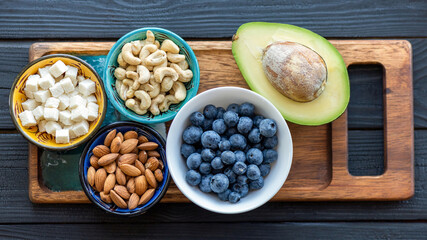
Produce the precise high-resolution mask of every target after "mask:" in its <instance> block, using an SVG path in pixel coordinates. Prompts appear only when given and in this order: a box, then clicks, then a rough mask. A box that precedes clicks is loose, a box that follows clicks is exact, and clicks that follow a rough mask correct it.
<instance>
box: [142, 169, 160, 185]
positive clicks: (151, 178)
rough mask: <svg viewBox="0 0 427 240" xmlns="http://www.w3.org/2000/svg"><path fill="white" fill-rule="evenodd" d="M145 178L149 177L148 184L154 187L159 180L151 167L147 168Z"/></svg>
mask: <svg viewBox="0 0 427 240" xmlns="http://www.w3.org/2000/svg"><path fill="white" fill-rule="evenodd" d="M145 178H146V179H147V182H148V184H150V186H152V187H153V188H156V187H157V181H156V178H155V177H154V174H153V172H152V171H151V170H150V169H145Z"/></svg>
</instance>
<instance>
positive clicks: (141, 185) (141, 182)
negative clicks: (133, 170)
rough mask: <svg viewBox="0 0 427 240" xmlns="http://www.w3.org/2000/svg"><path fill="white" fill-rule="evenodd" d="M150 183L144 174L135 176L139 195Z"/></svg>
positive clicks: (136, 189)
mask: <svg viewBox="0 0 427 240" xmlns="http://www.w3.org/2000/svg"><path fill="white" fill-rule="evenodd" d="M147 187H148V183H147V180H146V178H145V176H144V175H141V176H138V177H136V178H135V192H136V194H138V195H139V196H141V195H142V194H144V193H145V191H147Z"/></svg>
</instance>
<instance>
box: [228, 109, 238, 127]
mask: <svg viewBox="0 0 427 240" xmlns="http://www.w3.org/2000/svg"><path fill="white" fill-rule="evenodd" d="M224 122H225V124H226V125H227V126H228V127H235V126H237V123H238V122H239V115H237V113H235V112H233V111H227V112H225V113H224Z"/></svg>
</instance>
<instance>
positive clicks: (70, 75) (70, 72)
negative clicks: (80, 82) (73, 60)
mask: <svg viewBox="0 0 427 240" xmlns="http://www.w3.org/2000/svg"><path fill="white" fill-rule="evenodd" d="M67 67H68V70H67V71H66V72H65V77H64V78H67V77H68V78H70V79H71V81H72V82H73V85H74V86H76V85H77V73H78V71H79V70H78V69H77V68H75V67H72V66H69V65H67Z"/></svg>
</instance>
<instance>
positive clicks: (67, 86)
mask: <svg viewBox="0 0 427 240" xmlns="http://www.w3.org/2000/svg"><path fill="white" fill-rule="evenodd" d="M59 83H60V84H61V86H62V88H63V89H64V91H65V92H66V93H69V92H72V91H74V85H73V82H72V81H71V79H70V78H69V77H66V78H64V79H62V80H61V81H60V82H59Z"/></svg>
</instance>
